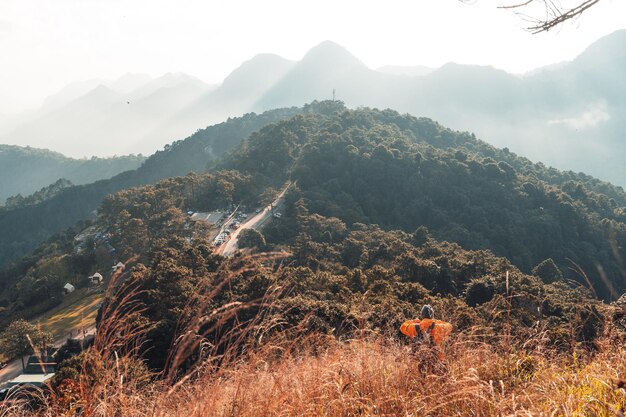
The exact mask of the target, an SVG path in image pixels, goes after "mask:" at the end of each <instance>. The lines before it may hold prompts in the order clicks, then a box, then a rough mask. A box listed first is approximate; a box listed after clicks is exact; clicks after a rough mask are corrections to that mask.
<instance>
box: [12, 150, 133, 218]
mask: <svg viewBox="0 0 626 417" xmlns="http://www.w3.org/2000/svg"><path fill="white" fill-rule="evenodd" d="M144 160H145V158H144V157H143V156H136V155H129V156H116V157H113V158H91V159H73V158H68V157H66V156H64V155H61V154H60V153H57V152H52V151H49V150H46V149H36V148H30V147H28V148H23V147H20V146H12V145H0V206H1V205H2V204H3V203H4V202H5V200H6V199H7V198H9V197H11V196H16V195H18V194H21V196H22V197H26V196H27V195H29V194H32V193H33V192H35V191H37V190H39V189H41V188H43V187H46V186H48V185H50V184H52V183H54V182H55V181H57V180H59V179H61V178H65V179H67V180H69V181H70V182H72V183H73V184H88V183H91V182H94V181H97V180H101V179H105V178H111V177H112V176H114V175H117V174H119V173H120V172H124V171H128V170H129V169H135V168H137V167H138V166H139V165H141V163H142V162H143V161H144Z"/></svg>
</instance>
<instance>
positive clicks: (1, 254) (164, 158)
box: [0, 105, 315, 267]
mask: <svg viewBox="0 0 626 417" xmlns="http://www.w3.org/2000/svg"><path fill="white" fill-rule="evenodd" d="M314 108H315V105H312V106H305V107H304V108H301V109H298V108H289V109H278V110H272V111H267V112H264V113H263V114H255V113H250V114H246V115H244V116H242V117H238V118H233V119H228V120H227V121H226V122H224V123H219V124H216V125H213V126H210V127H208V128H205V129H199V130H198V131H197V132H196V133H194V134H193V135H191V136H190V137H188V138H187V139H184V140H179V141H176V142H174V143H172V144H171V145H168V146H166V147H165V148H164V149H163V150H162V151H159V152H156V153H155V154H154V155H152V156H150V157H149V158H148V159H147V160H146V161H145V162H144V163H143V164H142V165H141V166H140V167H139V168H137V169H134V170H130V171H127V172H123V173H121V174H118V175H116V176H115V177H113V178H110V179H107V180H100V181H97V182H95V183H91V184H87V185H77V186H72V187H66V188H64V189H62V190H59V191H57V192H56V193H55V195H54V196H52V197H51V198H48V199H46V200H45V201H42V202H39V203H37V204H30V205H28V206H27V207H18V208H14V209H12V208H10V207H6V208H4V209H0V267H2V266H3V265H6V264H7V262H10V261H12V260H15V259H17V258H19V257H21V256H24V255H26V254H27V253H29V252H31V251H32V250H33V249H35V248H36V247H37V246H38V245H39V244H40V243H42V242H43V241H45V240H46V239H47V238H49V237H50V236H51V235H53V234H55V233H59V232H61V231H63V230H65V229H67V228H68V227H70V226H73V225H74V224H75V223H76V222H78V221H79V220H84V219H88V218H90V217H92V216H93V212H94V210H95V209H96V208H97V207H98V206H99V205H100V203H101V202H102V200H103V198H104V197H105V196H106V195H107V194H110V193H115V192H117V191H120V190H123V189H126V188H130V187H135V186H138V185H142V184H150V183H153V182H156V181H158V180H160V179H162V178H168V177H175V176H180V175H185V174H187V173H189V172H192V171H194V172H203V171H206V170H207V165H208V164H209V162H210V161H212V160H215V159H216V158H219V157H220V156H221V155H222V154H223V153H224V152H226V151H228V150H230V149H232V148H233V147H235V146H237V145H239V144H240V143H241V141H242V140H243V139H244V138H246V137H247V136H248V135H250V134H251V133H252V132H254V131H256V130H258V129H260V128H261V127H262V126H264V125H266V124H269V123H272V122H276V121H278V120H280V119H284V118H288V117H290V116H292V115H294V114H296V113H297V112H301V111H314ZM0 155H2V153H0ZM0 167H2V168H0V169H2V170H4V169H5V168H4V167H5V165H1V164H0ZM29 167H30V165H27V166H26V167H25V169H28V168H29ZM30 168H32V167H30ZM65 178H68V177H67V176H66V177H65ZM3 180H4V178H2V177H0V181H3ZM52 181H54V180H52ZM52 181H51V182H52ZM72 182H73V181H72ZM76 182H78V183H83V182H84V181H76ZM46 185H47V184H46ZM1 189H3V190H4V188H1ZM31 200H32V199H31Z"/></svg>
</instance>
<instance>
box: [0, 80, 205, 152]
mask: <svg viewBox="0 0 626 417" xmlns="http://www.w3.org/2000/svg"><path fill="white" fill-rule="evenodd" d="M146 80H147V82H145V81H146ZM96 82H99V80H91V81H86V82H84V83H76V84H73V85H70V86H68V87H67V88H65V89H63V90H61V91H60V92H59V93H58V94H56V95H54V96H51V97H50V98H49V99H48V100H46V102H45V103H44V105H43V106H42V108H41V109H40V110H39V111H37V112H36V113H35V114H34V115H32V117H30V119H28V120H27V121H25V122H24V123H22V124H21V125H20V126H18V127H17V128H16V129H15V130H13V131H12V132H10V133H5V134H4V135H3V136H2V137H0V142H5V143H13V144H27V145H29V146H33V147H38V148H46V149H54V150H55V151H59V152H62V153H63V154H66V155H71V156H76V157H82V156H91V155H94V154H95V155H123V154H128V153H142V152H143V153H148V154H150V153H152V152H154V150H155V149H156V148H158V147H160V146H163V145H164V144H166V143H169V142H172V141H173V140H175V139H178V138H180V137H184V136H185V135H186V133H187V130H188V129H185V128H183V129H179V126H168V128H167V129H160V130H156V131H155V128H156V127H157V126H158V125H159V124H161V123H162V121H163V120H164V119H167V118H169V117H171V115H172V114H175V113H177V112H178V111H180V110H181V109H183V108H185V107H186V106H188V105H189V104H190V103H192V102H194V101H195V100H196V99H197V98H198V97H199V96H201V95H202V94H204V93H206V92H208V91H210V90H211V88H212V87H211V86H209V85H207V84H205V83H204V82H202V81H200V80H198V79H196V78H193V77H190V76H188V75H185V74H166V75H164V76H162V77H159V78H157V79H150V78H146V77H144V76H133V75H126V76H124V77H122V78H120V79H118V80H116V81H114V82H104V83H99V84H97V85H96V86H95V87H93V88H92V86H93V84H95V83H96ZM84 90H88V91H87V92H86V93H84V94H80V93H82V92H83V91H84ZM76 95H78V96H76ZM74 96H76V97H74ZM145 136H149V137H150V144H149V146H142V143H144V144H145V143H146V141H145V140H144V137H145Z"/></svg>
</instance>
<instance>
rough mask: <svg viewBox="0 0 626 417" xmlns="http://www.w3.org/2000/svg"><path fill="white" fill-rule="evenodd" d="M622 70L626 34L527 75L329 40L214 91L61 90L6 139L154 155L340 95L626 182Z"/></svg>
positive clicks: (166, 87)
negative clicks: (215, 130) (232, 122)
mask: <svg viewBox="0 0 626 417" xmlns="http://www.w3.org/2000/svg"><path fill="white" fill-rule="evenodd" d="M624 68H626V30H622V31H617V32H614V33H613V34H611V35H608V36H606V37H604V38H602V39H600V40H598V41H597V42H595V43H593V44H592V45H590V46H589V47H588V48H587V49H586V50H585V51H584V52H583V53H582V54H580V55H579V56H578V57H577V58H575V59H574V60H573V61H571V62H563V63H559V64H558V65H551V66H548V67H545V68H540V69H537V70H534V71H531V72H529V73H527V74H525V75H514V74H509V73H507V72H505V71H502V70H498V69H495V68H493V67H488V66H475V65H461V64H454V63H449V64H446V65H444V66H442V67H440V68H437V69H430V68H426V67H419V66H416V67H398V66H395V67H394V66H386V67H381V68H379V69H378V70H373V69H370V68H368V67H367V66H366V65H365V64H363V62H361V61H360V60H359V59H358V58H356V57H355V56H353V55H352V54H350V52H348V51H347V50H346V49H345V48H343V47H341V46H339V45H337V44H335V43H332V42H328V41H327V42H323V43H322V44H320V45H318V46H316V47H314V48H313V49H311V50H310V51H309V52H308V53H307V54H306V55H305V56H304V57H303V58H302V59H301V60H300V61H297V62H294V61H290V60H287V59H284V58H281V57H279V56H277V55H271V54H262V55H257V56H255V57H254V58H252V59H251V60H249V61H247V62H244V63H243V64H242V65H241V66H240V67H239V68H237V69H235V70H234V71H233V72H232V73H231V74H230V75H229V76H228V77H227V78H226V79H225V80H224V81H223V83H222V84H221V85H219V86H217V87H213V86H209V85H207V84H205V83H203V82H201V81H199V80H197V79H195V78H193V77H190V76H187V75H184V74H168V75H166V76H164V77H161V78H158V79H154V80H152V79H150V80H148V79H147V78H146V77H141V76H136V75H135V76H131V75H129V76H126V77H123V78H122V79H120V80H117V81H115V82H108V83H103V82H98V81H97V80H96V81H91V82H89V83H83V84H80V85H74V86H72V88H68V89H66V91H64V92H63V94H59V95H60V96H61V98H64V99H62V100H59V97H57V98H56V99H55V98H50V99H48V100H47V102H46V103H47V104H46V105H45V106H44V107H45V109H44V108H42V111H40V112H38V113H37V117H33V116H32V115H31V116H30V117H27V118H26V121H22V122H21V123H19V126H18V127H17V128H16V129H14V130H13V131H12V132H10V133H6V132H5V133H4V134H3V135H0V142H4V143H14V144H22V145H23V144H28V145H31V146H38V147H44V148H52V149H54V150H57V151H61V152H63V153H65V154H68V155H73V156H74V155H76V156H82V155H92V154H97V155H113V154H124V153H138V152H141V153H145V154H149V153H152V152H153V151H154V150H156V149H158V148H160V147H162V146H163V145H164V144H166V143H170V142H171V141H172V140H175V139H178V138H182V137H185V136H187V135H189V134H191V133H193V132H195V131H196V130H197V129H199V128H202V127H205V126H207V125H210V124H213V123H217V122H221V121H223V120H226V119H227V118H228V117H232V116H237V115H242V114H245V113H247V112H251V111H255V112H260V111H264V110H268V109H272V108H279V107H290V106H300V105H302V104H303V103H306V102H310V101H312V100H321V99H328V98H331V97H333V92H336V97H337V99H339V100H342V101H343V102H344V103H345V104H346V105H347V106H349V107H358V106H369V107H376V108H387V107H388V108H394V109H396V110H398V111H401V112H408V113H411V114H416V115H420V116H426V117H430V118H433V119H435V120H437V121H439V122H441V123H443V124H445V125H446V126H449V127H451V128H454V129H458V130H466V131H472V132H475V133H476V134H477V135H478V136H479V137H481V138H483V139H484V140H486V141H487V142H489V143H491V144H493V145H495V146H498V147H503V148H504V147H506V148H509V149H510V150H512V151H515V152H517V153H519V154H521V155H524V156H527V157H529V158H531V159H533V160H540V161H542V162H544V163H547V164H549V165H553V166H555V167H557V168H560V169H567V170H574V171H584V172H586V173H589V174H592V175H594V176H597V177H599V178H601V179H603V180H608V181H611V182H613V183H615V184H617V185H622V186H624V185H626V164H624V163H623V155H624V154H626V142H624V140H623V138H622V132H624V130H625V128H626V122H625V121H624V120H623V118H621V117H620V115H621V114H623V112H624V107H626V101H625V100H624V97H626V77H624V75H625V74H624ZM59 95H57V96H59ZM68 100H69V101H68ZM7 123H8V122H7Z"/></svg>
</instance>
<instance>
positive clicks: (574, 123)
mask: <svg viewBox="0 0 626 417" xmlns="http://www.w3.org/2000/svg"><path fill="white" fill-rule="evenodd" d="M610 118H611V115H610V114H609V112H608V111H607V105H606V101H604V100H600V101H596V102H594V103H592V104H590V105H589V106H587V108H586V109H585V111H583V112H582V113H580V114H579V115H577V116H574V117H565V118H562V119H553V120H550V121H548V124H549V125H563V126H565V127H567V128H569V129H571V130H583V129H589V128H591V127H595V126H597V125H598V124H600V123H604V122H606V121H608V120H609V119H610Z"/></svg>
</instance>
